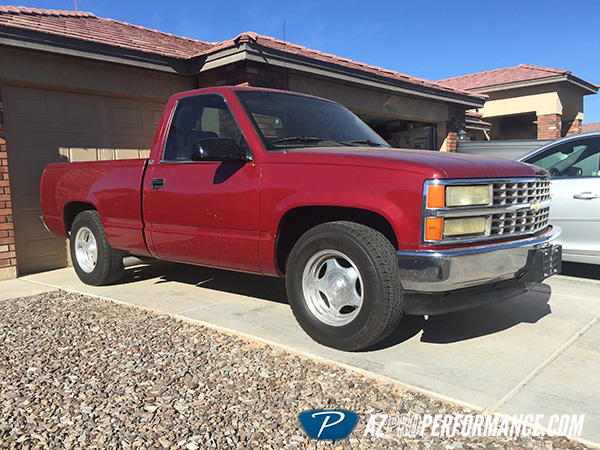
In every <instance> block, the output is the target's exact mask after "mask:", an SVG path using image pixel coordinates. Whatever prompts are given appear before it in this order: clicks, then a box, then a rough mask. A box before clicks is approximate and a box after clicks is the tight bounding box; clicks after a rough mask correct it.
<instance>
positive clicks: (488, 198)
mask: <svg viewBox="0 0 600 450" xmlns="http://www.w3.org/2000/svg"><path fill="white" fill-rule="evenodd" d="M491 204H492V185H491V184H475V185H458V186H444V185H443V184H431V185H429V187H428V191H427V207H428V208H452V207H456V206H488V205H491Z"/></svg>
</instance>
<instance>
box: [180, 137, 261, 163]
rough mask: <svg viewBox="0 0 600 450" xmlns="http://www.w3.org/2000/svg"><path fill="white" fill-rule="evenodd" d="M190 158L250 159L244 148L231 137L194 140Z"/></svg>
mask: <svg viewBox="0 0 600 450" xmlns="http://www.w3.org/2000/svg"><path fill="white" fill-rule="evenodd" d="M191 159H192V161H237V162H246V161H250V158H249V157H248V155H247V154H246V150H245V149H244V148H243V147H241V146H240V145H238V144H237V142H235V140H234V139H231V138H206V139H200V140H198V141H196V143H195V144H194V152H193V153H192V156H191Z"/></svg>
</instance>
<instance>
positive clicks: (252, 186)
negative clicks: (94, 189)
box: [143, 94, 260, 272]
mask: <svg viewBox="0 0 600 450" xmlns="http://www.w3.org/2000/svg"><path fill="white" fill-rule="evenodd" d="M218 138H233V139H235V141H236V142H237V143H239V144H240V145H242V146H245V147H246V148H247V145H246V143H245V139H244V137H243V135H242V133H241V132H240V130H239V127H238V126H237V123H236V122H235V119H234V117H233V115H232V114H231V112H230V111H229V108H228V107H227V104H226V102H225V100H224V99H223V97H221V96H220V95H217V94H205V95H198V96H191V97H184V98H181V99H180V100H179V102H178V103H177V106H176V109H175V112H174V114H173V118H172V120H171V125H170V129H169V134H168V137H167V139H166V144H165V148H164V150H163V156H162V159H161V160H160V161H155V162H154V163H153V164H151V165H149V166H148V169H147V174H146V176H145V179H144V189H143V210H144V218H145V223H146V237H147V242H148V245H149V247H150V249H151V251H152V253H153V254H154V255H155V256H157V257H159V258H161V259H166V260H172V261H181V262H188V263H194V264H200V265H207V266H213V267H224V268H232V269H238V270H244V271H251V272H258V271H259V270H258V256H257V255H258V215H259V212H258V211H259V205H258V196H259V176H260V171H259V167H257V165H256V164H255V163H253V162H237V161H236V162H233V161H193V160H192V154H193V153H194V149H195V148H196V147H197V145H198V143H201V140H202V139H211V140H214V139H218ZM247 151H249V150H247Z"/></svg>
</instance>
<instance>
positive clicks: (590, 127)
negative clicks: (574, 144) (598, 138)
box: [581, 122, 600, 133]
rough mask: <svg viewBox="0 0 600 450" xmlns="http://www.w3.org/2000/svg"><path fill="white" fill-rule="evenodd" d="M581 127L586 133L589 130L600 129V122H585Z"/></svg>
mask: <svg viewBox="0 0 600 450" xmlns="http://www.w3.org/2000/svg"><path fill="white" fill-rule="evenodd" d="M581 127H582V131H583V132H584V133H587V132H588V131H600V122H594V123H584V124H583V125H582V126H581Z"/></svg>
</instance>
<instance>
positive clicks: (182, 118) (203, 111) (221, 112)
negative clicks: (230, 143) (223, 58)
mask: <svg viewBox="0 0 600 450" xmlns="http://www.w3.org/2000/svg"><path fill="white" fill-rule="evenodd" d="M214 138H232V139H235V141H236V142H237V143H239V144H240V145H244V138H243V136H242V133H241V132H240V129H239V127H238V125H237V123H236V122H235V120H234V118H233V116H232V114H231V112H230V111H229V108H228V107H227V104H226V103H225V100H224V99H223V97H221V96H220V95H216V94H208V95H196V96H192V97H183V98H181V99H180V100H179V101H178V102H177V106H176V107H175V113H174V114H173V118H172V119H171V126H170V127H169V134H168V136H167V140H166V143H165V148H164V152H163V161H190V162H191V161H192V159H191V156H192V153H193V152H194V149H195V147H196V144H197V143H198V142H199V141H201V140H203V139H214Z"/></svg>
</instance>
